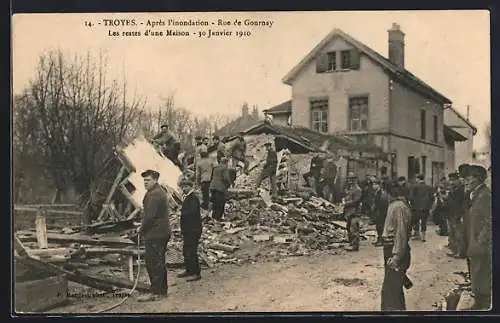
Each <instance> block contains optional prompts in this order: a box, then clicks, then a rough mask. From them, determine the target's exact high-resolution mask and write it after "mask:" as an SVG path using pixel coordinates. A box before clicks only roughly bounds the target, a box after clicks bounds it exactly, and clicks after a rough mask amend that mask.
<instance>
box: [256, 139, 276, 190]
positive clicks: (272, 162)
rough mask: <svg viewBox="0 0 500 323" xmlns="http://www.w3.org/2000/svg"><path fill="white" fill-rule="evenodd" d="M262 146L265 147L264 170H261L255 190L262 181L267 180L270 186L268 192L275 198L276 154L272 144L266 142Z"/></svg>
mask: <svg viewBox="0 0 500 323" xmlns="http://www.w3.org/2000/svg"><path fill="white" fill-rule="evenodd" d="M264 146H266V149H267V157H266V163H265V164H264V168H263V169H262V172H261V174H260V177H259V179H258V180H257V188H259V187H260V184H261V183H262V181H263V180H264V179H266V178H269V183H270V186H271V187H270V190H269V191H270V193H271V196H272V197H276V194H277V192H276V169H277V167H278V154H276V150H274V149H273V145H272V143H270V142H266V143H265V144H264Z"/></svg>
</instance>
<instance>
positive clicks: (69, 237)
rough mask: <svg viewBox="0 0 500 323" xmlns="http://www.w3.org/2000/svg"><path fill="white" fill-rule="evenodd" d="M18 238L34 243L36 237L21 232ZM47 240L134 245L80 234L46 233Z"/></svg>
mask: <svg viewBox="0 0 500 323" xmlns="http://www.w3.org/2000/svg"><path fill="white" fill-rule="evenodd" d="M18 238H19V240H20V241H22V242H23V241H26V242H36V241H37V239H36V235H34V234H33V233H32V232H27V231H23V232H22V233H21V235H20V234H19V232H18ZM47 240H48V242H49V243H81V244H88V245H97V246H99V245H106V246H110V247H112V246H113V247H126V246H131V245H135V243H134V242H133V241H132V240H130V239H122V238H113V237H105V238H100V237H92V236H89V235H84V234H81V233H77V234H60V233H48V234H47Z"/></svg>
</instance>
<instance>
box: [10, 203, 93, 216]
mask: <svg viewBox="0 0 500 323" xmlns="http://www.w3.org/2000/svg"><path fill="white" fill-rule="evenodd" d="M38 210H39V208H36V207H29V206H16V205H14V211H21V212H23V211H24V212H38ZM43 210H44V211H45V212H46V214H62V215H78V216H81V215H83V214H84V212H82V211H69V210H68V211H66V210H51V209H45V208H44V209H43Z"/></svg>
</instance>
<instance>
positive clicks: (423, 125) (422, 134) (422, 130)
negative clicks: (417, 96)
mask: <svg viewBox="0 0 500 323" xmlns="http://www.w3.org/2000/svg"><path fill="white" fill-rule="evenodd" d="M426 118H427V115H426V111H425V109H421V110H420V139H422V140H425V136H426V127H427V125H426Z"/></svg>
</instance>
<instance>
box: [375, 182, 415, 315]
mask: <svg viewBox="0 0 500 323" xmlns="http://www.w3.org/2000/svg"><path fill="white" fill-rule="evenodd" d="M410 233H411V209H410V206H409V204H408V200H407V195H406V192H405V190H404V188H403V187H401V185H397V184H396V185H394V186H393V187H392V189H391V193H390V198H389V207H388V209H387V217H386V219H385V224H384V231H383V233H382V241H383V245H384V281H383V283H382V291H381V303H382V304H381V310H382V311H404V310H406V302H405V294H404V291H403V287H405V288H410V287H411V282H410V284H408V281H409V280H408V277H407V276H406V271H407V270H408V268H409V267H410V261H411V255H410V245H409V239H410ZM405 282H406V283H405Z"/></svg>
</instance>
